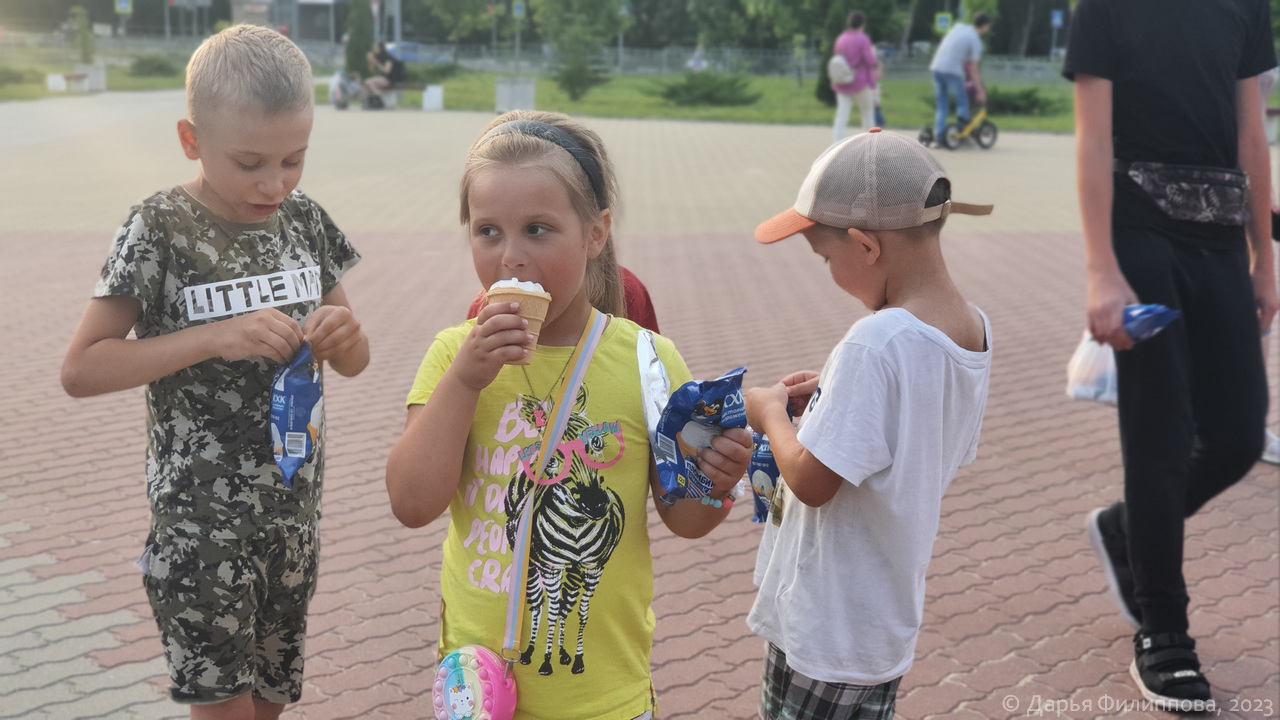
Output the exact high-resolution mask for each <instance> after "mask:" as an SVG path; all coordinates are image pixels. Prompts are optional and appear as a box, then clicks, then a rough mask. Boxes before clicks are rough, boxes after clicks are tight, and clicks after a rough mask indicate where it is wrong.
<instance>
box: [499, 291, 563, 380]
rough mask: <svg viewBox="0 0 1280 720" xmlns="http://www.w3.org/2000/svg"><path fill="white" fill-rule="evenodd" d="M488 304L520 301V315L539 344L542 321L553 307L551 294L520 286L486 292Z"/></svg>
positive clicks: (524, 362)
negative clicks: (522, 288) (548, 309)
mask: <svg viewBox="0 0 1280 720" xmlns="http://www.w3.org/2000/svg"><path fill="white" fill-rule="evenodd" d="M485 300H486V303H487V304H493V303H502V302H517V303H520V317H522V318H524V319H525V321H527V322H528V323H529V326H528V327H527V328H525V329H526V330H527V331H528V332H529V334H530V335H532V336H533V343H532V344H533V345H536V344H538V335H540V334H541V333H542V322H543V321H544V320H546V318H547V308H549V307H551V295H550V293H545V292H533V291H530V290H521V289H520V288H498V289H497V290H490V291H489V292H487V293H485ZM530 362H532V357H531V358H530V359H528V360H523V361H520V362H517V363H515V364H517V365H528V364H529V363H530Z"/></svg>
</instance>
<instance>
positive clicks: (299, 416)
mask: <svg viewBox="0 0 1280 720" xmlns="http://www.w3.org/2000/svg"><path fill="white" fill-rule="evenodd" d="M323 416H324V387H323V385H322V384H321V382H320V361H318V360H316V359H315V358H314V357H312V355H311V345H310V343H303V344H302V348H301V349H299V350H298V354H297V355H296V356H295V357H294V358H293V360H292V361H290V363H289V364H288V365H281V366H280V368H279V369H277V370H276V376H275V380H274V381H273V382H272V383H271V451H272V453H273V454H274V455H275V458H276V465H279V466H280V472H281V473H283V474H284V485H285V487H289V488H291V487H293V476H294V475H295V474H296V473H297V472H298V468H300V467H302V466H303V464H305V463H306V462H307V459H308V458H310V457H311V453H312V452H314V451H315V449H316V441H317V439H319V437H320V423H321V418H322V417H323Z"/></svg>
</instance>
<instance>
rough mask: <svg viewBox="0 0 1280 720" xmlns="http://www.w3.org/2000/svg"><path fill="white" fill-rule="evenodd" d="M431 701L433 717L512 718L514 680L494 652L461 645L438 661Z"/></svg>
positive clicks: (460, 719) (443, 719)
mask: <svg viewBox="0 0 1280 720" xmlns="http://www.w3.org/2000/svg"><path fill="white" fill-rule="evenodd" d="M431 703H432V705H433V710H434V712H435V715H434V717H435V718H436V720H465V719H466V718H470V719H471V720H511V716H512V715H514V714H515V711H516V679H515V677H514V676H512V675H511V674H510V673H509V672H508V671H507V663H506V661H505V660H503V659H502V658H501V657H499V656H498V654H497V653H495V652H494V651H492V650H490V649H489V648H487V647H484V646H483V645H464V646H463V647H460V648H458V649H457V650H454V651H453V652H451V653H449V654H448V655H445V656H444V659H443V660H441V661H440V668H439V670H437V671H436V681H435V684H434V685H433V686H432V688H431Z"/></svg>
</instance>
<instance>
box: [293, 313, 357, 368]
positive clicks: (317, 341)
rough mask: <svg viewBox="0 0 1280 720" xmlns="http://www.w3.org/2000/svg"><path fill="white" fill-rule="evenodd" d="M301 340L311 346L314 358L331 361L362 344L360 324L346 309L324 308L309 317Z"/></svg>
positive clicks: (303, 328)
mask: <svg viewBox="0 0 1280 720" xmlns="http://www.w3.org/2000/svg"><path fill="white" fill-rule="evenodd" d="M302 337H303V339H304V340H306V341H307V342H309V343H311V355H312V357H314V358H315V359H316V360H321V361H324V360H329V361H332V360H333V359H334V358H341V357H343V356H345V355H346V353H347V352H348V351H350V350H351V349H352V348H354V347H355V346H356V345H358V344H360V321H359V320H356V316H355V315H352V314H351V308H348V307H346V306H345V305H321V306H320V307H318V308H316V309H315V310H314V311H313V312H312V313H311V315H310V316H308V317H307V322H306V324H305V325H303V327H302Z"/></svg>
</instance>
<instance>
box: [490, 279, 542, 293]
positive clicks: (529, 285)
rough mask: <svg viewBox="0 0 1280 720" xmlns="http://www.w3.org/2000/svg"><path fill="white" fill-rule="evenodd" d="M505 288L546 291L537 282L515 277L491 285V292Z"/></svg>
mask: <svg viewBox="0 0 1280 720" xmlns="http://www.w3.org/2000/svg"><path fill="white" fill-rule="evenodd" d="M503 288H515V289H516V290H525V291H527V292H544V290H543V289H542V286H541V285H539V284H538V283H536V282H523V281H521V280H517V279H515V278H511V279H510V280H499V281H498V282H496V283H494V284H493V285H490V286H489V292H493V291H494V290H501V289H503Z"/></svg>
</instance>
